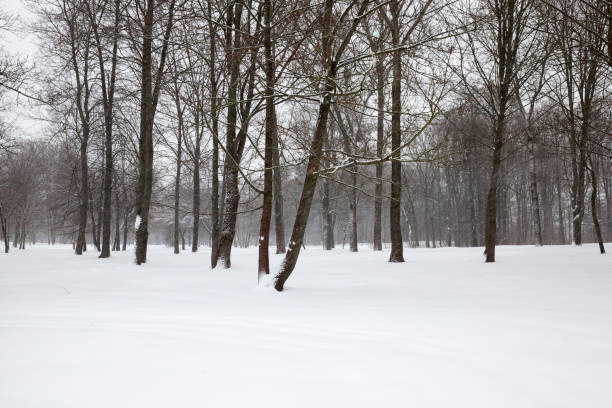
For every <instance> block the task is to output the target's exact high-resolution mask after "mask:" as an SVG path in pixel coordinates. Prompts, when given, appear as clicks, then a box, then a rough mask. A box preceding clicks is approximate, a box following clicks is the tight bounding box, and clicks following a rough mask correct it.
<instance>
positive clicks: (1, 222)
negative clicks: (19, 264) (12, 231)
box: [0, 203, 10, 254]
mask: <svg viewBox="0 0 612 408" xmlns="http://www.w3.org/2000/svg"><path fill="white" fill-rule="evenodd" d="M0 227H1V228H2V238H3V239H4V253H5V254H8V253H9V248H10V245H9V237H8V231H7V230H6V217H5V215H4V213H3V212H2V203H0Z"/></svg>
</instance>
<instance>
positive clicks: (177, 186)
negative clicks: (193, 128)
mask: <svg viewBox="0 0 612 408" xmlns="http://www.w3.org/2000/svg"><path fill="white" fill-rule="evenodd" d="M174 104H175V106H176V116H177V120H178V123H177V129H176V132H177V135H176V144H177V147H176V174H175V177H174V220H173V240H172V241H173V244H174V253H175V254H178V253H179V252H180V250H179V207H180V204H181V200H180V199H181V169H182V165H183V129H184V125H183V112H184V111H183V108H182V107H181V98H180V95H179V89H178V83H177V81H176V78H175V81H174Z"/></svg>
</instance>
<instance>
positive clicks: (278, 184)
mask: <svg viewBox="0 0 612 408" xmlns="http://www.w3.org/2000/svg"><path fill="white" fill-rule="evenodd" d="M272 166H273V167H274V171H273V173H272V177H273V180H272V181H273V186H272V187H273V190H274V230H275V235H276V253H277V254H284V253H285V252H286V248H285V247H286V243H285V216H284V211H283V182H282V174H281V167H280V144H279V136H278V130H277V131H276V132H274V140H272Z"/></svg>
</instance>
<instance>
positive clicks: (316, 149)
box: [274, 0, 369, 292]
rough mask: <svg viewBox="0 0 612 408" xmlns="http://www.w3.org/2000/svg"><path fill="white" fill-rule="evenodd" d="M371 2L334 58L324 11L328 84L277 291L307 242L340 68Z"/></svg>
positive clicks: (329, 5)
mask: <svg viewBox="0 0 612 408" xmlns="http://www.w3.org/2000/svg"><path fill="white" fill-rule="evenodd" d="M368 3H369V2H368V0H363V1H362V2H361V4H360V7H359V10H358V11H357V14H356V15H357V16H358V17H356V18H355V19H354V20H353V22H352V25H351V26H350V27H349V29H348V31H347V32H346V33H345V34H344V38H343V39H342V41H341V44H340V45H339V47H338V50H337V51H336V53H335V55H333V54H332V46H333V38H332V32H333V30H332V27H333V21H332V10H333V6H334V1H333V0H326V1H325V5H324V10H323V18H322V22H321V24H322V41H321V44H322V52H323V62H324V64H325V65H324V66H325V67H326V70H327V75H326V80H325V84H324V86H323V90H322V91H323V92H322V95H321V103H320V104H319V113H318V117H317V125H316V127H315V131H314V136H313V139H312V143H311V148H310V155H309V157H308V165H307V168H306V176H305V178H304V185H303V187H302V194H301V197H300V203H299V205H298V210H297V214H296V217H295V222H294V224H293V232H292V233H291V241H290V243H289V249H288V250H287V254H286V255H285V259H284V261H283V264H282V266H281V269H280V271H279V273H278V274H277V275H276V278H275V282H274V288H275V289H276V290H278V291H279V292H280V291H282V290H283V288H284V285H285V282H286V281H287V279H288V278H289V275H291V273H292V272H293V269H294V268H295V264H296V263H297V259H298V256H299V254H300V250H301V248H302V244H303V242H304V233H305V232H306V224H307V223H308V216H309V214H310V208H311V206H312V198H313V196H314V192H315V189H316V187H317V180H318V178H319V164H320V161H321V153H322V150H323V144H324V143H325V138H326V134H327V132H326V129H327V120H328V118H329V111H330V109H331V103H332V93H333V91H334V89H335V78H336V73H337V64H338V61H340V58H341V57H342V54H343V53H344V50H345V49H346V47H347V45H348V42H349V40H350V39H351V37H352V36H353V33H354V32H355V30H356V29H357V26H358V24H359V23H360V21H361V18H362V16H363V14H364V12H365V11H366V8H367V5H368ZM356 4H357V2H356V1H353V2H351V3H350V4H349V6H347V7H353V6H355V5H356Z"/></svg>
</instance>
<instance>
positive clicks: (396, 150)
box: [389, 0, 404, 262]
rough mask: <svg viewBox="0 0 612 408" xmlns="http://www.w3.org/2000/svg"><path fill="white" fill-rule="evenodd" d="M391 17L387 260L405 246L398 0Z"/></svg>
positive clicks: (396, 258) (398, 259)
mask: <svg viewBox="0 0 612 408" xmlns="http://www.w3.org/2000/svg"><path fill="white" fill-rule="evenodd" d="M389 6H390V10H391V17H392V30H391V31H392V33H391V37H392V42H393V47H395V48H396V49H395V50H394V51H393V82H392V86H391V105H392V106H391V110H392V113H391V151H392V161H391V199H390V201H389V224H390V225H389V226H390V233H391V254H390V256H389V262H404V245H403V240H402V224H401V199H402V163H401V162H400V161H399V159H400V157H401V151H400V147H401V144H402V129H401V115H402V102H401V98H402V95H401V92H402V89H401V86H402V85H401V81H402V54H401V49H400V48H399V46H400V23H399V18H400V11H399V2H398V0H392V1H391V2H390V4H389Z"/></svg>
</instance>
